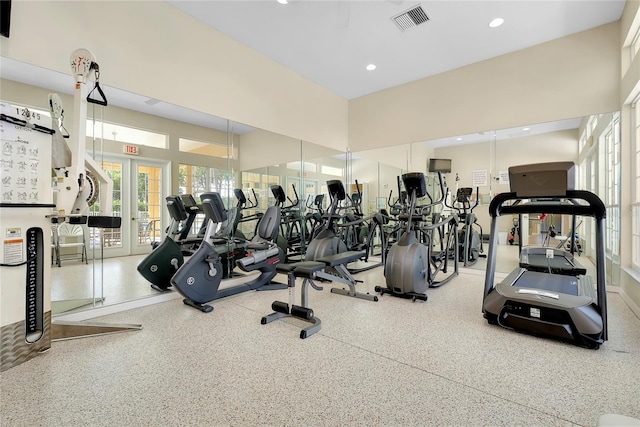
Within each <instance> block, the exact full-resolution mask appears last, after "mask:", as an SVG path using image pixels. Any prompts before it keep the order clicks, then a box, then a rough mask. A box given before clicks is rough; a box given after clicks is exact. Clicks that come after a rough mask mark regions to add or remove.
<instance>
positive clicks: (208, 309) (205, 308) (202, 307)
mask: <svg viewBox="0 0 640 427" xmlns="http://www.w3.org/2000/svg"><path fill="white" fill-rule="evenodd" d="M182 302H183V303H185V304H186V305H190V306H191V307H193V308H197V309H198V310H200V311H202V312H203V313H211V312H212V311H213V307H212V306H210V305H207V304H199V303H197V302H194V301H191V300H190V299H189V298H185V299H183V300H182Z"/></svg>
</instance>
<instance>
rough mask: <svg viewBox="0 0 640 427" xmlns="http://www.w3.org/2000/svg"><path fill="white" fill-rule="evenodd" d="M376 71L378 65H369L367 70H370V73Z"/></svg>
mask: <svg viewBox="0 0 640 427" xmlns="http://www.w3.org/2000/svg"><path fill="white" fill-rule="evenodd" d="M375 69H376V64H369V65H367V70H368V71H373V70H375Z"/></svg>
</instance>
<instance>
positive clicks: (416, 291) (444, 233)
mask: <svg viewBox="0 0 640 427" xmlns="http://www.w3.org/2000/svg"><path fill="white" fill-rule="evenodd" d="M438 180H439V183H440V198H439V199H438V200H436V201H433V199H432V198H431V196H430V195H428V192H427V185H426V180H425V176H424V174H423V173H422V172H411V173H405V174H403V175H402V181H403V182H404V187H405V189H406V190H407V192H408V193H409V194H410V197H411V202H410V206H409V210H408V214H406V215H400V216H399V218H400V219H401V220H406V224H407V225H406V229H405V231H404V233H403V234H402V236H401V237H400V239H399V240H398V242H397V243H395V244H394V245H393V246H392V247H391V249H390V250H389V254H388V255H387V259H386V261H385V268H384V276H385V279H386V287H382V286H376V287H375V291H376V292H379V293H380V294H381V295H382V294H385V293H387V294H391V295H393V296H397V297H402V298H410V299H413V301H415V300H416V299H420V300H423V301H426V300H427V299H428V297H427V289H428V288H435V287H438V286H441V285H443V284H445V283H447V282H448V281H449V280H451V279H452V278H453V277H455V276H457V275H458V255H457V251H458V232H457V231H458V228H457V226H458V220H457V218H456V216H455V215H451V216H449V217H447V218H443V219H441V220H440V221H438V222H436V223H433V224H431V225H428V226H421V225H419V222H424V221H426V220H427V218H426V217H427V216H428V215H429V213H430V212H431V208H432V207H434V206H436V205H439V204H442V202H443V200H444V198H445V195H446V193H445V191H444V183H443V181H442V175H441V173H440V172H438ZM424 196H428V197H429V199H430V200H431V202H430V203H428V204H426V205H422V206H420V212H416V201H417V200H418V199H419V198H422V197H424ZM434 231H435V232H437V233H438V234H440V236H439V238H440V245H441V248H442V250H440V251H439V252H435V251H433V243H434V241H433V240H434V239H433V234H434ZM419 233H420V238H419V237H418V234H419ZM421 239H422V240H421ZM451 251H453V253H454V254H455V257H454V259H453V263H454V271H453V272H452V273H451V274H450V275H449V276H447V277H446V278H445V279H443V280H440V281H436V280H435V276H436V274H438V272H439V271H442V272H445V273H446V272H447V269H448V262H449V257H448V254H449V253H450V252H451Z"/></svg>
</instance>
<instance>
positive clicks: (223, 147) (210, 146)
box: [178, 138, 238, 159]
mask: <svg viewBox="0 0 640 427" xmlns="http://www.w3.org/2000/svg"><path fill="white" fill-rule="evenodd" d="M178 147H179V148H178V149H179V150H180V151H182V152H183V153H193V154H199V155H202V156H207V157H217V158H219V159H228V158H229V157H231V158H232V159H235V158H237V157H238V156H237V154H238V152H237V151H238V150H237V148H231V149H230V150H231V151H229V149H227V143H226V141H225V142H223V143H218V142H205V141H195V140H193V139H187V138H179V139H178Z"/></svg>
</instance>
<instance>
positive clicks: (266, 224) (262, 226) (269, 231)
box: [252, 206, 280, 242]
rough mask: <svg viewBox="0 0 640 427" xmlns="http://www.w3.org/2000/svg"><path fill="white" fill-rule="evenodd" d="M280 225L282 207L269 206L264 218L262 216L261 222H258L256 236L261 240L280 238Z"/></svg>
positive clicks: (270, 240)
mask: <svg viewBox="0 0 640 427" xmlns="http://www.w3.org/2000/svg"><path fill="white" fill-rule="evenodd" d="M279 227H280V208H279V207H278V206H269V207H268V208H267V210H266V212H265V213H264V215H263V216H262V218H260V222H258V227H257V230H256V236H257V237H259V239H260V240H261V241H268V242H275V241H276V239H277V238H278V231H279ZM252 241H253V240H252Z"/></svg>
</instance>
